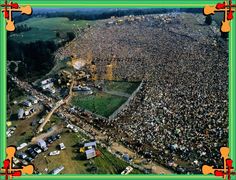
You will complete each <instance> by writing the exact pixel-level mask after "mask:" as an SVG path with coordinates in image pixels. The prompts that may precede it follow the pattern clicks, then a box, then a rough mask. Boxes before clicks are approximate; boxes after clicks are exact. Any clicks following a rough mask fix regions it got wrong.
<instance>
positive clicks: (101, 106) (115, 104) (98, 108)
mask: <svg viewBox="0 0 236 180" xmlns="http://www.w3.org/2000/svg"><path fill="white" fill-rule="evenodd" d="M126 100H127V98H125V97H120V96H114V95H110V94H107V93H103V92H98V93H96V94H93V95H88V96H84V95H83V96H82V95H78V96H76V97H73V99H72V104H73V105H75V106H79V107H81V108H84V109H87V110H89V111H92V112H94V113H96V114H99V115H102V116H105V117H109V116H110V115H111V114H112V113H113V112H114V111H115V110H116V109H117V108H119V107H120V106H121V105H122V104H123V103H124V102H125V101H126Z"/></svg>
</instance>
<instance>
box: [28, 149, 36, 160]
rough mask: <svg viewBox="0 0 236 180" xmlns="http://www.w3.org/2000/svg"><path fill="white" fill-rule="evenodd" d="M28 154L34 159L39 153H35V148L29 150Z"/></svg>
mask: <svg viewBox="0 0 236 180" xmlns="http://www.w3.org/2000/svg"><path fill="white" fill-rule="evenodd" d="M26 152H27V153H28V154H29V155H30V156H31V157H32V158H33V159H34V158H36V156H37V153H36V152H34V149H33V148H28V149H27V151H26Z"/></svg>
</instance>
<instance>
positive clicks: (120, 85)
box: [105, 81, 140, 94]
mask: <svg viewBox="0 0 236 180" xmlns="http://www.w3.org/2000/svg"><path fill="white" fill-rule="evenodd" d="M139 84H140V82H125V81H106V82H105V88H106V90H107V91H115V92H121V93H127V94H132V93H133V92H134V91H135V90H136V89H137V88H138V86H139Z"/></svg>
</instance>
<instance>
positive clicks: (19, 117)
mask: <svg viewBox="0 0 236 180" xmlns="http://www.w3.org/2000/svg"><path fill="white" fill-rule="evenodd" d="M24 114H25V111H24V109H19V111H18V119H23V118H24Z"/></svg>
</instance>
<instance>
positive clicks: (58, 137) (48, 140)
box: [46, 134, 61, 146]
mask: <svg viewBox="0 0 236 180" xmlns="http://www.w3.org/2000/svg"><path fill="white" fill-rule="evenodd" d="M60 138H61V135H60V134H56V135H52V136H50V137H48V138H47V140H46V143H47V145H48V146H50V144H52V143H53V142H54V141H56V140H57V139H60Z"/></svg>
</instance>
